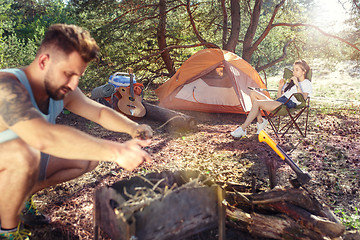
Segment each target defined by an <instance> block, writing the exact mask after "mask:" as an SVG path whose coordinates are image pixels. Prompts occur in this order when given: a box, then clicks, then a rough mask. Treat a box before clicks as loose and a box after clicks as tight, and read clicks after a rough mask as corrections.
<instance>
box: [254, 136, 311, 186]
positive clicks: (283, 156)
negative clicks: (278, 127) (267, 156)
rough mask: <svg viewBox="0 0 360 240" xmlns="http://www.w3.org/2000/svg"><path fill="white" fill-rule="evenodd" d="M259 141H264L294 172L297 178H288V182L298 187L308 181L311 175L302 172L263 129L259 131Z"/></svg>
mask: <svg viewBox="0 0 360 240" xmlns="http://www.w3.org/2000/svg"><path fill="white" fill-rule="evenodd" d="M259 142H266V143H267V144H268V145H269V146H270V147H271V148H272V149H273V150H274V151H275V152H276V153H277V155H279V157H280V158H281V159H282V160H284V161H285V162H286V163H287V164H288V165H289V166H290V167H291V169H292V170H293V171H294V172H295V173H296V176H297V178H296V179H292V180H290V183H291V184H292V185H293V186H294V187H295V188H299V187H300V186H301V185H304V184H306V183H307V182H309V181H310V179H311V176H310V175H309V174H308V173H305V172H303V171H302V170H301V169H300V168H299V166H298V165H296V163H295V162H294V161H293V160H292V159H291V158H290V157H289V156H288V155H287V154H286V153H285V151H284V150H283V149H282V148H281V147H279V146H278V145H277V143H276V142H275V141H274V140H272V139H271V137H269V135H268V134H267V133H266V132H265V131H264V130H262V131H261V132H260V133H259Z"/></svg>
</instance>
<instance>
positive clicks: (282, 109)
mask: <svg viewBox="0 0 360 240" xmlns="http://www.w3.org/2000/svg"><path fill="white" fill-rule="evenodd" d="M283 77H284V79H290V78H291V77H292V71H291V70H290V69H287V68H285V70H284V76H283ZM311 77H312V72H311V70H310V71H309V72H308V73H307V75H306V78H307V79H309V80H311ZM292 97H295V98H296V100H297V101H299V102H301V103H300V104H299V105H297V106H296V107H295V108H288V107H287V106H286V103H287V102H286V103H284V104H282V105H280V106H279V107H277V108H276V109H275V110H273V111H271V112H270V113H268V112H266V111H263V113H264V115H265V117H266V119H267V120H268V121H269V123H270V126H271V127H272V129H273V130H274V132H275V134H276V136H277V137H278V138H279V135H281V137H284V135H285V134H286V133H287V132H288V131H289V130H290V128H291V127H293V126H294V127H295V128H296V129H297V130H298V131H299V133H300V134H301V136H303V137H306V133H307V126H308V119H309V109H310V97H308V98H307V100H305V99H304V97H303V95H302V94H301V93H294V94H292V95H291V97H290V98H289V99H291V98H292ZM288 101H289V100H288ZM302 114H304V117H305V122H304V123H300V121H298V119H299V118H300V116H302ZM286 116H287V117H288V118H287V121H286V118H285V117H286ZM301 124H303V126H302V125H301Z"/></svg>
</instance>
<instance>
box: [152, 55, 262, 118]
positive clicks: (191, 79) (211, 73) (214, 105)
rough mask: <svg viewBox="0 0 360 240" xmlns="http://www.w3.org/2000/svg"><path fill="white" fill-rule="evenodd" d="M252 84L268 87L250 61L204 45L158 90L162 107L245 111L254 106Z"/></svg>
mask: <svg viewBox="0 0 360 240" xmlns="http://www.w3.org/2000/svg"><path fill="white" fill-rule="evenodd" d="M248 87H259V88H266V86H265V84H264V82H263V81H262V79H261V77H260V75H259V74H258V73H257V72H256V70H255V69H254V68H253V67H252V66H251V65H250V64H249V63H247V62H246V61H245V60H243V59H242V58H240V57H239V56H237V55H236V54H234V53H232V52H228V51H226V50H221V49H204V50H200V51H198V52H197V53H195V54H194V55H192V56H191V57H190V58H189V59H188V60H186V61H185V62H184V63H183V64H182V66H181V67H180V68H179V69H178V71H177V72H176V73H175V74H174V76H172V77H171V78H170V79H169V80H168V81H166V82H165V83H164V84H162V85H161V86H160V87H159V88H158V89H156V90H155V93H156V95H157V96H158V97H159V99H160V103H159V106H161V107H166V108H170V109H178V110H193V111H202V112H218V113H221V112H227V113H245V112H248V111H250V109H251V99H250V96H249V93H250V89H249V88H248ZM265 94H267V95H268V96H269V94H268V93H267V92H266V93H265Z"/></svg>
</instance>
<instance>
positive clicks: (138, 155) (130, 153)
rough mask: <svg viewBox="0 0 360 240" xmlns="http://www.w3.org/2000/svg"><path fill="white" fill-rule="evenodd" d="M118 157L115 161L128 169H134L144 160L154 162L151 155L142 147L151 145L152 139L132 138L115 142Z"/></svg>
mask: <svg viewBox="0 0 360 240" xmlns="http://www.w3.org/2000/svg"><path fill="white" fill-rule="evenodd" d="M113 143H114V145H115V144H116V146H115V147H116V151H117V153H118V154H117V158H116V160H115V162H116V163H117V164H118V165H119V166H120V167H123V168H125V169H126V170H128V171H132V170H134V169H135V168H136V167H138V166H139V165H140V164H141V163H142V162H143V161H146V162H152V159H151V157H150V155H149V154H148V153H147V152H145V151H144V150H142V149H141V147H146V146H149V145H150V140H140V139H132V140H129V141H126V142H124V143H121V144H120V145H119V143H115V142H113Z"/></svg>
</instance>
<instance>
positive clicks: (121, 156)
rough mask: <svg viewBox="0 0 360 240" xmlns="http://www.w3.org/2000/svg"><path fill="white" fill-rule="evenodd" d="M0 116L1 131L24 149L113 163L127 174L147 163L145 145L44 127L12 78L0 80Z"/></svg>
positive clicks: (51, 125)
mask: <svg viewBox="0 0 360 240" xmlns="http://www.w3.org/2000/svg"><path fill="white" fill-rule="evenodd" d="M0 116H1V118H0V124H1V125H2V127H5V128H10V129H12V130H13V131H14V132H15V133H16V134H17V135H18V136H19V137H20V138H21V139H22V140H23V141H24V142H26V143H27V144H28V145H30V146H32V147H34V148H36V149H38V150H40V151H41V152H45V153H48V154H51V155H54V156H57V157H62V158H68V159H82V160H94V161H113V162H117V163H118V164H119V165H120V166H122V167H124V168H126V169H128V170H132V169H134V168H135V167H136V166H138V165H139V164H140V163H141V162H142V161H143V160H151V159H150V157H149V155H148V154H147V153H146V152H144V151H142V150H141V147H142V146H146V145H148V144H149V142H146V141H141V140H136V139H135V140H132V141H128V142H125V143H116V142H112V141H108V140H103V139H99V138H95V137H93V136H90V135H88V134H85V133H83V132H81V131H78V130H76V129H74V128H71V127H68V126H63V125H54V124H50V123H48V122H47V121H46V120H45V119H44V118H43V117H42V116H41V114H40V113H39V112H38V111H37V110H36V109H35V108H34V106H33V105H32V104H31V101H30V96H29V94H28V92H27V91H26V89H25V87H24V86H23V85H22V84H20V83H19V82H18V81H17V79H15V78H13V77H9V76H6V77H4V76H2V77H1V78H0Z"/></svg>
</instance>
